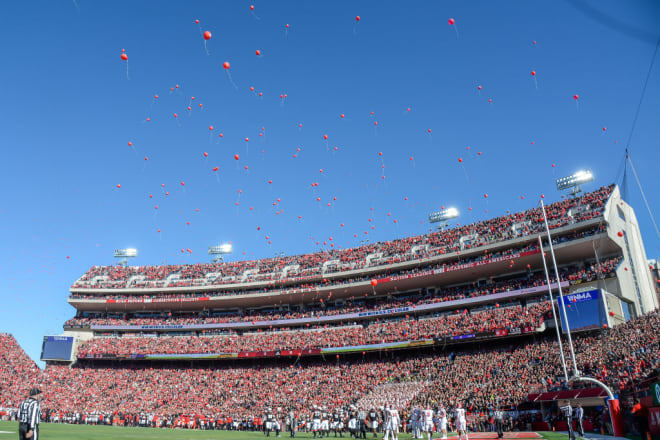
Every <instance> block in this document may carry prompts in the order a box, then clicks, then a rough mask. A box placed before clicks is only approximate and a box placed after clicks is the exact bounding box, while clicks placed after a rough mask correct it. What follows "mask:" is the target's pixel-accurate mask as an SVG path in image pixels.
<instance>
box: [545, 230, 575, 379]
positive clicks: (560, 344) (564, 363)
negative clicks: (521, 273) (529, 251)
mask: <svg viewBox="0 0 660 440" xmlns="http://www.w3.org/2000/svg"><path fill="white" fill-rule="evenodd" d="M539 249H540V250H541V258H542V259H543V270H544V271H545V280H546V283H548V294H549V295H550V305H551V306H552V318H553V319H554V320H555V330H557V342H559V356H560V357H561V366H562V368H563V369H564V378H565V379H566V383H568V370H567V369H566V358H565V357H564V347H563V344H562V342H561V334H560V333H559V323H558V322H557V313H555V299H554V297H553V295H552V285H551V284H550V274H549V273H548V265H547V264H546V263H545V252H543V242H542V241H541V235H539ZM560 282H561V281H557V284H558V285H559V283H560ZM557 308H559V304H557Z"/></svg>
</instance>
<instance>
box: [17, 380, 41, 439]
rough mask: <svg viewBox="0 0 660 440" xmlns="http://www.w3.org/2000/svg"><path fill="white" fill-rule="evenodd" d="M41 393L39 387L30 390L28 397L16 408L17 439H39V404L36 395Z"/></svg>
mask: <svg viewBox="0 0 660 440" xmlns="http://www.w3.org/2000/svg"><path fill="white" fill-rule="evenodd" d="M40 394H41V390H40V389H39V388H32V389H31V390H30V397H28V398H27V399H25V400H24V401H23V403H21V406H20V407H19V408H18V438H19V440H25V439H31V440H38V439H39V419H40V418H41V405H40V404H39V400H37V397H38V396H39V395H40Z"/></svg>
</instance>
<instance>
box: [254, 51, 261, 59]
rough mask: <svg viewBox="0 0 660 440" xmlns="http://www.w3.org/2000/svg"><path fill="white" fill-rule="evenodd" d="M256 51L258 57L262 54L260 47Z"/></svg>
mask: <svg viewBox="0 0 660 440" xmlns="http://www.w3.org/2000/svg"><path fill="white" fill-rule="evenodd" d="M255 53H256V54H257V56H258V57H260V56H261V51H260V50H259V49H257V50H256V51H255Z"/></svg>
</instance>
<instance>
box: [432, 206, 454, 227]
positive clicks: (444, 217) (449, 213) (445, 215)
mask: <svg viewBox="0 0 660 440" xmlns="http://www.w3.org/2000/svg"><path fill="white" fill-rule="evenodd" d="M458 216H459V212H458V209H456V208H447V209H443V210H441V211H436V212H432V213H430V214H429V223H440V224H439V225H438V229H444V228H446V227H447V225H448V224H449V220H452V219H455V218H458Z"/></svg>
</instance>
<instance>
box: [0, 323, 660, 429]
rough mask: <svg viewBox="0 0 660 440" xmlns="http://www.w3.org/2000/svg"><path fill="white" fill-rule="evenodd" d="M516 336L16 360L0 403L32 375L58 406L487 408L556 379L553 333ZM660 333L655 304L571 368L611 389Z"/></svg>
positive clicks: (556, 384) (240, 410) (189, 410)
mask: <svg viewBox="0 0 660 440" xmlns="http://www.w3.org/2000/svg"><path fill="white" fill-rule="evenodd" d="M3 340H4V341H5V342H6V341H7V340H10V339H9V338H7V337H5V338H4V339H3ZM519 342H520V343H505V344H500V345H494V344H491V343H489V344H487V345H484V346H478V347H473V348H469V347H468V348H466V349H465V350H463V351H451V352H449V351H438V352H435V353H433V352H427V353H400V354H392V353H390V354H388V355H386V356H384V357H383V358H382V359H378V357H377V356H374V357H367V358H363V359H354V358H351V359H346V360H341V359H338V360H336V361H334V360H328V361H323V360H320V359H318V360H312V359H308V360H306V359H301V360H298V361H295V362H287V363H282V362H271V363H267V362H263V361H260V362H259V363H257V364H249V363H247V364H246V363H233V364H228V363H220V364H214V365H211V366H209V365H192V366H191V365H190V364H189V363H187V364H181V363H178V364H172V363H161V364H145V365H138V364H131V365H121V364H119V365H116V364H115V365H107V364H102V363H99V364H95V363H88V364H80V365H77V366H74V367H73V368H69V367H66V366H49V367H47V368H46V370H44V371H42V372H37V374H35V373H34V371H33V370H31V368H30V366H29V365H25V363H22V364H21V365H24V367H22V368H20V369H19V370H17V373H16V375H14V376H13V377H12V379H11V382H10V386H9V387H2V388H0V407H8V406H11V405H13V404H15V402H16V400H15V399H16V398H17V397H16V396H21V397H22V396H23V395H24V394H25V393H24V392H25V391H26V390H27V389H28V388H29V387H30V386H31V384H34V383H37V384H38V386H39V387H40V388H41V389H43V390H44V395H45V401H44V407H45V408H46V409H51V410H56V411H61V412H65V413H66V412H76V411H90V412H91V411H98V412H102V413H104V414H117V413H118V412H120V413H122V414H127V413H131V414H134V415H136V417H137V415H139V414H140V413H151V414H158V415H167V416H171V417H178V416H179V415H181V414H204V415H214V416H215V417H223V418H226V417H229V416H231V417H233V418H234V419H240V418H243V417H248V416H253V417H254V416H257V415H260V414H263V411H264V409H265V408H266V407H278V406H279V407H282V408H290V407H292V406H293V407H295V408H296V410H298V411H301V412H306V411H308V410H309V408H310V407H311V405H314V404H316V405H328V406H333V405H336V406H344V405H346V404H348V403H354V402H357V401H359V400H360V399H362V398H364V397H365V396H370V395H374V393H376V394H377V393H378V391H377V387H380V386H382V385H384V384H389V383H401V384H404V385H402V386H404V387H405V384H409V385H410V389H411V390H415V391H416V392H417V394H416V395H415V396H414V397H413V399H412V401H411V405H412V404H414V405H423V404H426V402H427V401H429V402H442V403H444V404H445V406H448V407H451V406H452V405H454V404H455V403H457V402H458V401H461V402H466V403H467V404H469V406H470V407H472V408H474V409H475V410H478V409H479V408H488V406H489V405H490V404H491V403H492V400H491V399H499V401H500V402H501V403H502V404H503V405H505V406H506V407H507V408H511V407H514V408H515V407H517V406H518V405H520V404H522V403H523V402H524V401H525V398H526V395H527V394H528V393H530V392H535V391H540V390H557V389H561V388H562V387H563V386H564V384H563V383H562V381H563V379H562V378H563V374H562V372H561V367H560V366H559V362H558V351H557V345H556V342H555V341H554V340H553V339H552V338H549V339H536V340H533V341H530V340H527V341H519ZM659 342H660V314H659V313H658V312H657V311H654V312H652V313H650V314H648V315H645V316H642V317H640V318H637V319H634V320H632V321H630V322H628V323H626V324H623V325H620V326H618V327H616V328H611V329H606V330H600V331H596V332H592V333H590V334H586V335H577V336H575V337H574V345H575V351H576V356H577V362H578V368H580V369H581V370H582V371H583V372H584V373H585V374H590V375H593V376H594V377H596V378H598V379H600V380H602V381H604V382H605V383H606V384H607V385H608V386H610V387H612V389H613V391H614V392H615V393H620V392H621V391H622V390H623V389H626V388H628V387H630V386H631V385H632V384H633V383H634V382H635V381H637V380H640V379H642V378H644V377H645V376H646V375H647V374H649V373H650V372H652V371H653V370H654V369H655V368H658V367H660V349H659V347H660V344H659ZM19 350H20V349H19ZM6 365H8V364H7V363H3V366H2V368H4V369H6V368H7V367H6ZM2 373H3V374H2V377H3V378H4V377H6V374H5V371H4V370H3V372H2ZM218 384H222V386H218ZM419 384H423V386H420V385H419ZM395 388H396V387H395ZM394 392H395V391H394Z"/></svg>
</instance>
